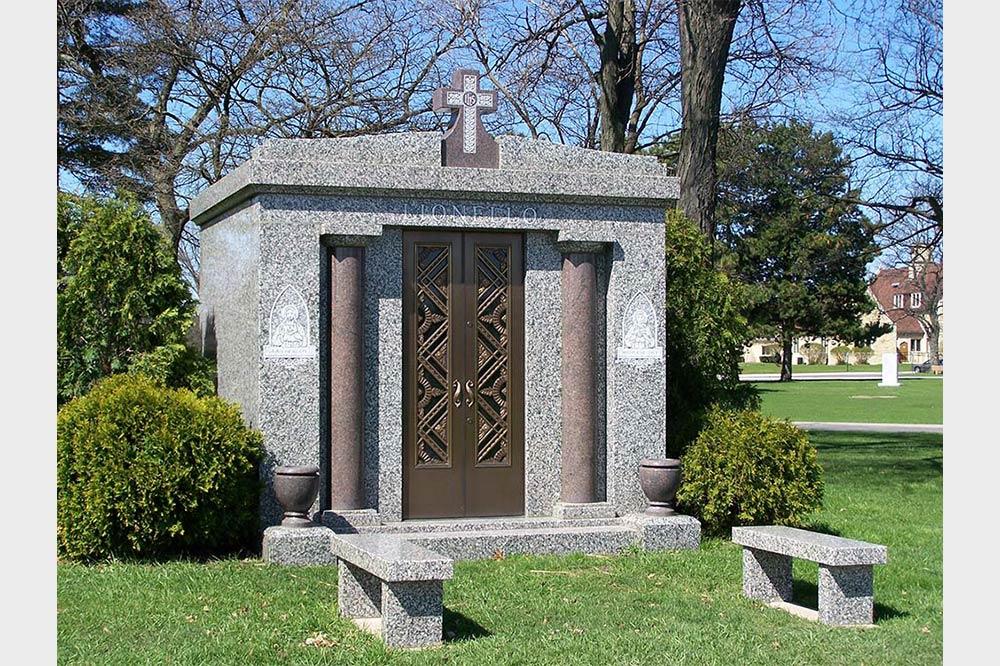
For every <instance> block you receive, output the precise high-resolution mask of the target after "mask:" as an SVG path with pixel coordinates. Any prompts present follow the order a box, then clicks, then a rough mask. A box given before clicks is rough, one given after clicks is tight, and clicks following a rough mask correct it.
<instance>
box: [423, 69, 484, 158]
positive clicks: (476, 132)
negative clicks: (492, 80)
mask: <svg viewBox="0 0 1000 666" xmlns="http://www.w3.org/2000/svg"><path fill="white" fill-rule="evenodd" d="M433 108H434V112H435V113H440V112H442V111H451V124H450V125H449V126H448V131H446V132H445V134H444V137H443V138H442V139H441V164H442V165H443V166H464V167H478V168H481V169H496V168H498V167H499V166H500V148H499V147H498V146H497V142H496V139H494V138H493V137H492V136H490V134H489V133H488V132H487V131H486V128H485V127H483V121H482V119H481V118H480V116H483V115H485V114H487V113H493V112H494V111H496V110H497V93H496V91H495V90H481V89H480V88H479V72H477V71H476V70H474V69H459V70H457V71H455V72H454V73H453V74H452V75H451V88H438V89H437V90H435V91H434V105H433Z"/></svg>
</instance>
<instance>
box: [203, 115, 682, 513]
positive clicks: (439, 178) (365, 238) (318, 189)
mask: <svg viewBox="0 0 1000 666" xmlns="http://www.w3.org/2000/svg"><path fill="white" fill-rule="evenodd" d="M439 139H440V136H439V135H437V134H435V133H429V134H428V133H413V134H394V135H386V136H379V137H359V138H356V139H329V140H281V141H270V142H267V143H265V144H264V145H262V146H261V147H260V148H258V150H257V151H255V153H254V157H253V158H252V159H251V160H250V161H248V162H247V163H245V164H244V165H243V166H241V167H239V168H238V169H236V170H235V171H234V172H233V173H232V174H230V176H227V177H226V178H224V179H223V180H222V181H220V182H219V183H216V184H215V185H213V186H212V187H210V188H208V189H207V190H206V191H205V192H203V193H202V194H200V195H199V196H198V197H196V199H195V200H194V201H193V202H192V205H191V216H192V219H193V220H195V221H196V222H197V223H199V224H200V225H202V253H203V254H202V273H203V276H205V277H203V278H202V282H203V291H202V292H201V293H200V297H201V299H202V303H203V306H202V307H203V311H204V312H205V313H206V314H205V316H207V315H208V313H213V312H214V313H215V314H214V317H215V327H216V330H217V333H218V349H219V356H220V359H223V357H225V358H226V359H228V360H225V361H224V362H220V366H219V374H220V392H221V393H223V395H224V397H227V398H230V399H232V400H235V401H237V402H239V403H240V405H241V407H242V409H243V411H244V414H245V415H246V417H247V419H248V421H249V422H250V423H251V424H253V425H254V426H255V427H258V428H259V429H260V430H261V431H262V433H263V435H264V441H265V447H266V451H267V457H266V461H265V464H264V466H263V467H262V475H263V476H264V478H265V479H267V480H268V481H269V477H270V470H271V469H272V468H273V467H274V466H275V465H299V464H318V465H320V467H321V469H324V470H328V469H329V462H328V460H326V459H325V458H326V454H325V453H324V451H326V447H327V446H328V444H327V443H326V442H325V441H324V434H323V433H324V426H322V425H321V424H323V423H325V422H326V421H327V420H328V418H329V414H328V413H327V408H326V407H324V404H325V403H324V398H323V397H322V395H321V394H322V392H323V391H322V386H323V383H322V381H321V376H322V372H323V368H325V367H326V366H325V365H324V363H325V360H324V359H325V355H326V353H327V350H326V349H325V348H324V343H323V341H322V340H321V339H320V338H321V334H322V330H323V329H322V327H321V326H320V323H321V321H323V318H324V317H325V316H326V315H325V314H324V313H323V312H322V303H323V302H324V301H323V290H324V286H323V285H324V279H325V278H321V275H323V273H324V271H326V270H328V269H327V266H326V265H325V256H326V254H325V253H326V252H328V250H329V247H330V246H332V245H363V246H364V247H365V260H364V261H365V295H364V312H363V313H360V316H362V317H363V319H364V371H365V372H364V375H365V412H364V424H365V432H364V437H363V457H364V460H365V471H364V478H363V487H364V496H365V503H366V505H367V506H368V507H369V508H371V509H374V510H375V511H377V512H378V516H379V518H380V520H381V521H382V522H397V521H399V520H401V519H402V464H401V461H402V396H403V386H402V377H401V372H402V347H403V345H402V305H401V304H402V301H401V297H402V230H403V229H405V228H436V227H440V228H455V229H477V230H516V231H521V232H523V233H524V235H525V270H526V275H525V419H524V422H525V515H526V516H551V515H552V512H553V510H554V507H555V504H556V503H557V502H558V500H559V485H560V474H561V469H560V464H559V462H558V461H559V459H560V441H561V436H562V432H561V423H560V409H561V405H560V395H561V386H560V372H559V368H560V356H559V355H560V350H561V339H560V330H559V329H560V321H561V313H560V303H561V298H560V296H561V295H560V267H561V263H562V255H563V253H565V252H572V251H576V250H578V249H579V248H581V247H586V248H588V251H592V250H593V249H594V248H597V250H596V251H598V253H599V265H600V271H601V275H600V278H599V279H600V284H599V290H600V291H601V295H602V298H601V299H600V302H599V303H598V316H599V318H600V320H601V321H602V323H603V326H600V327H599V329H600V331H599V335H598V344H599V348H600V350H601V353H600V355H599V356H600V360H599V361H598V364H597V365H598V367H597V372H598V381H597V393H598V410H597V412H598V421H599V423H598V427H597V439H598V443H597V446H596V451H595V465H596V466H597V469H596V470H595V472H596V477H597V479H598V484H599V485H600V491H599V493H598V495H599V497H598V499H604V500H606V501H607V503H608V505H609V506H610V507H611V508H612V510H613V511H614V512H615V513H617V514H618V515H624V514H626V513H630V512H636V511H641V510H642V509H644V508H645V504H646V503H645V499H644V497H643V495H642V492H641V490H640V489H639V484H638V474H637V465H638V462H639V460H641V459H642V458H645V457H661V456H662V455H663V451H664V447H665V425H664V423H665V421H664V414H663V406H664V403H665V400H664V391H665V385H664V366H663V360H662V359H657V360H653V361H651V362H648V363H633V362H623V361H620V360H617V359H616V356H615V352H616V349H617V348H618V347H619V346H621V344H622V338H623V336H624V329H625V325H626V322H624V321H623V317H624V316H625V308H626V306H627V304H628V303H629V302H630V300H631V299H632V298H633V296H634V295H635V294H637V293H642V294H644V295H646V296H647V297H648V298H649V299H650V301H651V302H652V303H653V304H654V308H655V310H656V315H657V317H656V321H655V322H652V327H653V329H654V330H655V336H656V341H657V343H658V344H660V345H662V344H663V324H664V322H663V304H664V282H665V277H664V265H663V262H664V256H663V233H664V227H663V223H664V209H665V208H667V207H669V206H671V205H673V199H674V198H675V197H676V193H677V181H676V179H675V178H671V177H668V176H666V175H664V171H663V169H662V168H661V167H660V166H659V165H658V164H657V163H656V160H655V159H654V158H651V157H642V156H627V155H610V154H606V153H599V152H596V151H587V150H582V149H575V148H569V147H565V146H555V145H552V144H549V143H547V142H543V141H529V140H525V139H520V138H517V137H500V138H499V142H500V150H501V158H500V168H499V169H464V168H455V167H450V168H444V167H440V166H438V165H437V164H438V162H437V160H438V159H439V156H440V144H439ZM289 287H291V288H294V289H296V290H297V291H298V292H299V293H301V295H302V298H303V300H304V301H305V303H306V307H307V309H308V312H309V317H310V340H309V344H310V345H312V346H315V347H316V348H317V350H318V353H317V354H316V356H314V357H311V358H309V357H306V358H263V357H262V353H261V351H262V349H263V346H264V344H265V343H266V341H267V330H266V329H267V318H268V315H269V313H270V309H271V307H272V306H273V303H274V301H275V299H277V297H278V296H279V294H280V293H281V292H282V291H283V290H284V289H286V288H289ZM234 294H235V295H236V297H234ZM223 387H225V388H223ZM327 402H328V401H327ZM553 461H555V462H553ZM326 496H327V493H326V492H324V491H321V493H320V497H321V500H320V503H318V504H317V505H316V506H315V507H314V511H319V510H321V509H325V508H328V505H324V504H322V502H324V501H326ZM280 515H281V514H280V511H279V510H278V507H277V504H276V503H275V502H274V500H273V496H272V494H271V493H270V492H265V493H264V494H263V499H262V508H261V518H262V522H263V524H264V525H268V524H274V523H276V522H278V521H279V520H280Z"/></svg>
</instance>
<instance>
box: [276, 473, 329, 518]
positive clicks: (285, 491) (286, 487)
mask: <svg viewBox="0 0 1000 666" xmlns="http://www.w3.org/2000/svg"><path fill="white" fill-rule="evenodd" d="M318 492H319V467H316V466H315V465H305V466H302V467H278V468H277V469H275V470H274V496H275V497H277V498H278V503H279V504H281V508H282V510H283V511H284V512H285V517H284V519H283V520H282V521H281V525H282V527H313V526H314V525H315V523H314V522H313V521H311V520H309V513H308V512H309V509H310V507H312V504H313V500H315V499H316V493H318Z"/></svg>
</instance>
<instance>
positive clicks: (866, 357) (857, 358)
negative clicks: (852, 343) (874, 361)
mask: <svg viewBox="0 0 1000 666" xmlns="http://www.w3.org/2000/svg"><path fill="white" fill-rule="evenodd" d="M874 353H875V350H874V349H872V348H871V347H868V346H865V347H855V348H854V362H855V363H858V364H860V365H867V363H868V361H870V360H871V358H872V354H874Z"/></svg>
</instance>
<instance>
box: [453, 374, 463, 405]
mask: <svg viewBox="0 0 1000 666" xmlns="http://www.w3.org/2000/svg"><path fill="white" fill-rule="evenodd" d="M452 386H453V388H454V391H455V406H456V407H461V406H462V382H460V381H459V380H457V379H456V380H455V383H454V384H453V385H452Z"/></svg>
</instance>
